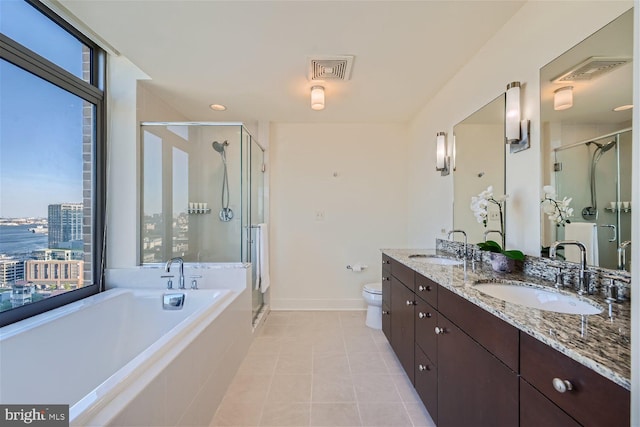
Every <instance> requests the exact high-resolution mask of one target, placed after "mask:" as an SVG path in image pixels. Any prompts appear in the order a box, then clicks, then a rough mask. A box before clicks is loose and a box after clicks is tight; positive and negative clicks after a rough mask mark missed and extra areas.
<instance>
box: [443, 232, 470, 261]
mask: <svg viewBox="0 0 640 427" xmlns="http://www.w3.org/2000/svg"><path fill="white" fill-rule="evenodd" d="M454 233H462V235H463V236H464V256H463V258H464V259H465V260H466V259H467V233H465V232H464V230H451V231H449V232H448V233H447V239H449V240H451V235H452V234H454Z"/></svg>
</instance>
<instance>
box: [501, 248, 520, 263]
mask: <svg viewBox="0 0 640 427" xmlns="http://www.w3.org/2000/svg"><path fill="white" fill-rule="evenodd" d="M502 253H503V254H504V256H506V257H507V258H511V259H515V260H516V261H524V254H523V253H522V252H521V251H518V250H511V251H502Z"/></svg>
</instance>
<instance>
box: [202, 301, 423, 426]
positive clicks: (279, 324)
mask: <svg viewBox="0 0 640 427" xmlns="http://www.w3.org/2000/svg"><path fill="white" fill-rule="evenodd" d="M364 316H365V312H353V311H352V312H337V311H336V312H282V311H281V312H272V313H270V314H269V316H268V317H267V320H266V323H265V325H264V329H263V331H262V334H261V335H260V336H258V337H256V338H255V339H254V341H253V343H252V345H251V347H250V349H249V354H248V355H247V357H246V358H245V360H244V361H243V363H242V365H241V366H240V369H239V371H238V373H237V374H236V376H235V378H234V379H233V382H232V383H231V385H230V387H229V389H228V390H227V392H226V394H225V397H224V399H223V401H222V403H221V405H220V407H219V408H218V411H217V412H216V415H215V417H214V419H213V421H212V423H211V426H212V427H213V426H290V425H295V426H374V425H375V426H382V425H387V426H394V427H403V426H434V427H435V424H434V423H433V421H432V420H431V418H430V416H429V414H428V413H427V412H426V410H425V408H424V405H423V404H422V402H421V401H420V399H419V397H418V396H417V394H416V393H415V391H414V389H413V386H412V385H411V383H410V382H409V380H408V379H407V377H406V375H405V373H404V371H403V370H402V367H401V365H400V363H399V362H398V360H397V359H396V357H395V355H394V354H393V351H392V350H391V347H390V346H389V344H388V343H387V340H386V338H385V337H384V335H383V334H382V331H376V330H373V329H370V328H367V327H366V326H365V324H364ZM390 385H391V387H389V386H390Z"/></svg>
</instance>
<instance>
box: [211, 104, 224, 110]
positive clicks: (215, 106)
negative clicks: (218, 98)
mask: <svg viewBox="0 0 640 427" xmlns="http://www.w3.org/2000/svg"><path fill="white" fill-rule="evenodd" d="M209 108H211V109H212V110H213V111H224V110H226V109H227V107H225V106H224V105H222V104H211V105H209Z"/></svg>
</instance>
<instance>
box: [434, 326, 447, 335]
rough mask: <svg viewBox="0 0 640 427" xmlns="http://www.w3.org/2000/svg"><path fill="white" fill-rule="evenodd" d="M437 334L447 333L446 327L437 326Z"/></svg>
mask: <svg viewBox="0 0 640 427" xmlns="http://www.w3.org/2000/svg"><path fill="white" fill-rule="evenodd" d="M435 331H436V334H438V335H440V334H444V333H446V331H445V330H444V328H439V327H437V326H436V328H435Z"/></svg>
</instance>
